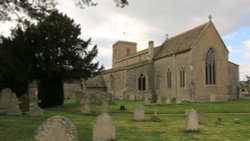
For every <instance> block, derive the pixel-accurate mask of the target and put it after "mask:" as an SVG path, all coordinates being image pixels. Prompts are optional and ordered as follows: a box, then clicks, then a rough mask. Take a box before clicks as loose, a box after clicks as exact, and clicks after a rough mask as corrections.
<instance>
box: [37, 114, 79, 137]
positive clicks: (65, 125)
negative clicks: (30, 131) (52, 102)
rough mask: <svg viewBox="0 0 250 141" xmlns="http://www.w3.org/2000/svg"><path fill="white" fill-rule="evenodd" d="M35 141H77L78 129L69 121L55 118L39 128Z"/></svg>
mask: <svg viewBox="0 0 250 141" xmlns="http://www.w3.org/2000/svg"><path fill="white" fill-rule="evenodd" d="M35 141H77V132H76V128H75V126H74V124H73V123H72V122H71V121H70V120H69V119H66V118H64V117H61V116H55V117H52V118H49V119H47V120H46V121H45V122H43V123H42V125H40V126H39V127H38V129H37V131H36V135H35Z"/></svg>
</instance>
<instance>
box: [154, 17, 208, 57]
mask: <svg viewBox="0 0 250 141" xmlns="http://www.w3.org/2000/svg"><path fill="white" fill-rule="evenodd" d="M210 23H211V21H209V22H207V23H205V24H202V25H200V26H197V27H195V28H193V29H191V30H188V31H186V32H183V33H181V34H179V35H176V36H174V37H172V38H169V39H167V40H166V41H165V42H164V43H163V44H162V45H161V46H160V47H159V48H160V49H157V52H158V53H157V54H156V55H155V57H154V59H159V58H162V57H165V56H169V55H172V54H176V53H180V52H184V51H188V50H190V49H191V47H192V44H193V43H194V42H195V41H196V39H197V38H199V35H200V34H201V33H202V32H203V31H204V30H205V29H207V27H208V25H209V24H210Z"/></svg>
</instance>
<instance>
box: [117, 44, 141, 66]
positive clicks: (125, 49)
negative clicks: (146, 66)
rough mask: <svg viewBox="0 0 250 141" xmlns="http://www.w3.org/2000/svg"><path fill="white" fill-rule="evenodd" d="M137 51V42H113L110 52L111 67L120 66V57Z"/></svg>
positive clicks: (122, 57)
mask: <svg viewBox="0 0 250 141" xmlns="http://www.w3.org/2000/svg"><path fill="white" fill-rule="evenodd" d="M136 52H137V43H134V42H127V41H118V42H116V43H115V44H113V54H112V68H117V67H119V66H121V65H120V64H119V61H121V60H122V59H124V58H126V57H128V56H131V55H133V54H136Z"/></svg>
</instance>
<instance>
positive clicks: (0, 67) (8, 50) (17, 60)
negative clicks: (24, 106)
mask: <svg viewBox="0 0 250 141" xmlns="http://www.w3.org/2000/svg"><path fill="white" fill-rule="evenodd" d="M14 36H15V38H14V39H13V38H2V40H3V43H2V44H0V89H2V88H5V87H8V88H11V89H12V90H13V91H15V92H16V94H17V96H18V97H19V96H21V95H22V94H24V93H27V85H28V84H29V83H30V82H31V81H32V80H33V79H34V76H33V74H34V70H35V66H34V63H33V62H31V60H35V59H34V56H33V55H32V50H31V48H30V47H29V46H27V44H25V43H26V42H25V40H26V39H25V38H24V36H23V31H22V30H21V29H20V28H19V29H17V30H16V32H15V35H14Z"/></svg>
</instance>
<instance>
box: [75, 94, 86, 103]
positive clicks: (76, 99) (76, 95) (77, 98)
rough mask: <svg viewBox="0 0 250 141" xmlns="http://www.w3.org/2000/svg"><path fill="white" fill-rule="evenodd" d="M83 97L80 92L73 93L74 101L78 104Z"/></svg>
mask: <svg viewBox="0 0 250 141" xmlns="http://www.w3.org/2000/svg"><path fill="white" fill-rule="evenodd" d="M83 96H84V93H83V92H82V91H76V92H75V101H76V102H80V101H81V100H82V98H83Z"/></svg>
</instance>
